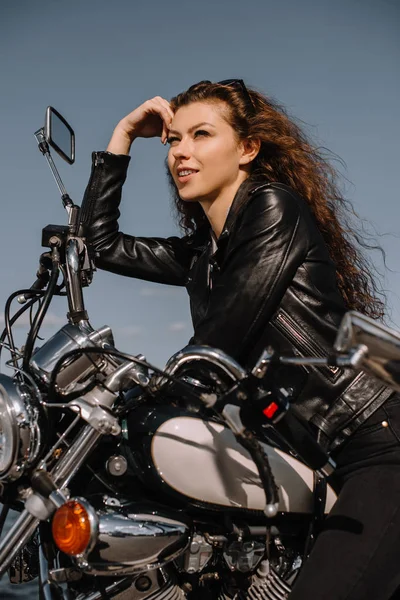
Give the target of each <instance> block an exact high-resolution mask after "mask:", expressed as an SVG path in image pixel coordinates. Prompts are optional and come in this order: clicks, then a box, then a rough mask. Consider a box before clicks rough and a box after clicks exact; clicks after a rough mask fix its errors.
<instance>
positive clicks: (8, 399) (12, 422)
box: [0, 374, 41, 481]
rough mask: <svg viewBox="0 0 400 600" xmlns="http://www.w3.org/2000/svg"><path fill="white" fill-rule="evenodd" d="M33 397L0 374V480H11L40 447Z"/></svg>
mask: <svg viewBox="0 0 400 600" xmlns="http://www.w3.org/2000/svg"><path fill="white" fill-rule="evenodd" d="M40 440H41V434H40V426H39V411H38V408H37V406H36V400H35V398H34V396H33V394H31V393H30V392H29V391H28V390H27V389H25V388H23V387H22V386H20V384H18V383H17V382H16V381H14V380H13V379H12V378H11V377H8V376H7V375H1V374H0V481H13V480H15V479H18V478H19V477H21V475H22V474H23V472H24V471H25V470H26V469H27V468H28V467H29V466H30V465H31V464H32V463H33V462H34V461H35V459H36V458H37V456H38V454H39V450H40Z"/></svg>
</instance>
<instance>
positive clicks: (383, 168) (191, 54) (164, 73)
mask: <svg viewBox="0 0 400 600" xmlns="http://www.w3.org/2000/svg"><path fill="white" fill-rule="evenodd" d="M399 30H400V4H399V2H398V1H397V0H379V1H378V0H374V1H372V0H335V2H332V1H331V0H319V2H317V1H316V0H302V1H301V2H299V1H298V0H279V2H272V1H271V0H246V2H237V1H235V0H230V1H229V2H228V1H227V0H225V1H222V2H218V1H217V0H214V1H212V0H203V1H201V2H197V3H196V2H191V3H187V2H182V1H177V0H170V1H169V2H161V1H160V2H154V1H153V2H151V1H150V2H142V3H140V2H137V1H134V0H114V1H113V2H108V1H107V2H106V1H104V0H96V1H94V0H85V1H77V0H75V1H74V0H69V1H68V2H54V1H50V0H41V1H40V2H32V1H30V0H13V1H11V0H10V1H5V2H2V3H1V7H0V34H1V35H0V45H1V52H0V61H1V74H2V86H1V94H0V115H1V117H0V118H1V134H2V143H1V145H0V177H1V182H2V201H1V208H2V212H1V216H2V218H1V222H0V227H1V236H0V244H1V252H0V269H1V284H0V293H1V297H0V302H2V303H3V305H4V303H5V301H6V298H7V296H8V295H9V294H10V293H11V292H12V291H14V290H15V289H17V288H20V287H25V286H27V285H30V284H31V283H32V282H33V280H34V279H35V272H36V269H37V262H38V256H39V254H40V252H41V251H42V250H41V247H40V237H41V228H42V227H43V226H44V225H46V224H47V223H59V224H63V223H65V222H66V214H65V212H64V210H63V208H62V206H61V202H60V199H59V197H58V192H57V188H56V186H55V184H54V182H53V180H52V177H51V174H50V171H49V170H48V167H47V165H46V163H45V160H44V159H43V157H42V156H41V154H40V153H39V151H38V150H37V148H36V146H35V140H34V137H33V133H34V131H35V130H36V129H37V128H39V127H40V126H42V124H43V119H44V113H45V109H46V106H47V105H49V104H50V105H53V106H55V107H56V108H57V109H58V110H59V111H60V112H61V113H62V114H64V116H65V117H66V118H67V119H68V120H69V122H70V123H71V124H72V126H73V127H74V129H75V132H76V145H77V152H76V163H75V165H73V166H72V167H69V166H68V165H67V164H66V163H62V161H60V160H59V161H57V164H58V165H59V167H60V172H61V175H62V177H63V179H64V183H65V185H66V187H67V190H68V191H69V193H70V195H71V197H72V198H73V199H74V200H75V201H76V202H78V203H80V201H81V198H82V194H83V191H84V188H85V185H86V183H87V179H88V176H89V171H90V153H91V151H92V150H100V149H104V148H105V146H106V144H107V142H108V139H109V137H110V135H111V132H112V129H113V127H114V126H115V124H116V123H117V122H118V120H119V119H120V118H122V117H123V116H124V115H125V114H126V113H128V112H129V111H131V110H133V108H135V107H136V106H138V105H139V104H140V103H142V102H143V101H145V100H146V99H148V98H151V97H153V96H155V95H161V96H163V97H165V98H167V99H168V98H170V97H171V96H173V95H175V94H176V93H178V92H180V91H182V90H183V89H185V88H186V87H188V86H189V85H191V84H192V83H194V82H196V81H198V80H200V79H211V80H215V81H218V80H221V79H226V78H230V77H242V78H243V79H244V80H245V81H246V82H247V83H248V84H249V85H252V86H254V87H256V88H257V89H259V90H261V91H263V92H266V93H267V94H269V95H271V96H273V97H274V98H276V99H278V100H279V101H280V102H281V103H282V104H284V105H285V106H286V107H287V109H288V110H289V112H290V113H291V114H292V115H293V116H295V117H297V118H299V119H301V120H302V121H304V127H305V128H306V130H307V132H308V133H309V134H310V135H312V136H313V138H314V139H315V140H316V142H317V143H318V144H320V145H323V146H326V147H328V148H329V149H331V150H332V151H333V152H335V153H337V154H338V155H339V156H340V157H341V158H342V159H343V160H344V161H345V162H346V165H347V169H346V170H345V171H344V172H343V174H344V175H345V177H346V178H347V180H348V181H347V182H346V190H345V191H346V196H347V197H348V198H349V199H350V200H352V201H353V203H354V205H355V208H356V210H357V211H358V212H359V213H360V214H361V215H362V217H364V218H365V219H367V220H368V221H369V222H370V223H371V227H370V229H371V228H372V229H371V230H372V231H373V230H374V229H375V230H376V232H377V234H378V236H377V240H378V242H379V243H380V244H381V245H382V247H383V248H384V249H385V251H386V253H387V265H388V267H389V268H390V269H391V271H389V270H388V271H386V275H385V287H386V288H387V290H388V297H389V304H390V307H391V309H392V319H393V321H394V323H396V324H397V326H398V327H399V329H400V268H399V267H398V258H399V250H400V237H399V235H400V202H399V201H400V198H399V185H398V174H399V170H400V161H399V158H400V151H399V140H400V119H399V107H400V83H399V70H398V69H399V64H400V36H399ZM166 151H167V150H166V148H164V147H163V146H162V145H161V144H160V142H159V141H158V140H155V139H153V140H139V141H137V142H135V144H134V146H133V150H132V156H133V158H132V161H131V167H130V170H129V178H128V181H127V183H126V185H125V188H124V200H123V205H122V217H121V220H120V225H121V229H122V230H123V231H125V232H127V233H131V234H138V235H161V236H163V235H170V234H173V233H176V232H177V228H176V225H175V224H174V222H173V219H172V216H171V207H170V200H169V195H168V189H167V184H166V179H165V174H164V166H163V161H164V157H165V154H166ZM342 171H343V170H342ZM372 256H373V257H375V258H376V261H377V264H378V266H381V261H380V259H379V254H376V253H373V255H372ZM85 296H86V303H87V308H88V310H89V314H90V318H91V322H92V325H93V326H94V327H100V326H101V325H103V324H109V325H110V326H112V328H113V330H114V333H115V338H116V343H117V346H118V347H120V348H121V349H124V350H128V351H131V352H133V353H138V352H142V353H144V354H146V356H147V358H148V359H149V360H151V361H152V362H155V363H156V364H159V365H162V364H163V363H164V362H165V360H166V359H167V358H168V357H169V356H170V355H171V354H172V353H173V352H175V351H177V350H178V349H180V348H181V347H182V346H183V345H185V344H186V342H187V340H188V339H189V337H190V335H191V331H192V330H191V324H190V316H189V309H188V299H187V294H186V291H185V290H184V289H178V288H171V287H167V286H161V285H155V284H149V283H146V282H141V281H136V280H131V279H126V278H122V277H118V276H115V275H111V274H108V273H104V272H100V271H99V272H97V273H96V274H95V280H94V283H93V284H92V286H91V287H90V289H89V290H86V294H85ZM66 310H67V308H66V306H65V303H64V300H61V299H57V301H56V302H55V303H54V305H53V307H52V308H51V314H50V318H49V320H48V325H47V327H46V328H45V330H44V333H45V335H49V334H50V333H52V332H54V331H55V330H56V328H58V327H59V326H60V325H61V324H62V323H63V322H65V313H66ZM23 332H24V330H23V329H22V328H20V330H19V341H20V342H21V341H22V339H23Z"/></svg>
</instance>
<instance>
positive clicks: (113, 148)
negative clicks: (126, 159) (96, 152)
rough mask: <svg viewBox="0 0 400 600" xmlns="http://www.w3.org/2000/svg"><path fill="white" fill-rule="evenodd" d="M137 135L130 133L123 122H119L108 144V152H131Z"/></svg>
mask: <svg viewBox="0 0 400 600" xmlns="http://www.w3.org/2000/svg"><path fill="white" fill-rule="evenodd" d="M134 140H135V136H133V135H128V133H127V132H126V130H125V129H124V127H123V126H122V125H121V123H118V125H117V126H116V128H115V129H114V132H113V134H112V136H111V139H110V142H109V144H108V146H107V152H111V153H112V154H129V152H130V149H131V145H132V143H133V142H134Z"/></svg>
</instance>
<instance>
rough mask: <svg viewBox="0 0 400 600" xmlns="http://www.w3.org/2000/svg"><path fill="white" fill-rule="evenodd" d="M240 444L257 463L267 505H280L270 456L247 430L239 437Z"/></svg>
mask: <svg viewBox="0 0 400 600" xmlns="http://www.w3.org/2000/svg"><path fill="white" fill-rule="evenodd" d="M238 441H239V443H240V444H241V445H242V446H243V447H244V448H246V450H247V451H248V452H249V454H250V456H251V458H252V459H253V461H254V462H255V465H256V467H257V469H258V473H259V475H260V479H261V483H262V485H263V488H264V492H265V497H266V501H267V505H271V506H272V505H277V504H278V503H279V496H278V487H277V485H276V483H275V478H274V475H273V473H272V469H271V465H270V464H269V460H268V456H267V454H266V453H265V451H264V448H263V447H262V445H261V444H260V442H259V441H258V439H257V438H256V437H255V435H253V433H252V432H251V431H249V430H245V431H244V432H243V433H242V434H241V435H240V436H238Z"/></svg>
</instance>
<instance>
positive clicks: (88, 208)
mask: <svg viewBox="0 0 400 600" xmlns="http://www.w3.org/2000/svg"><path fill="white" fill-rule="evenodd" d="M94 155H95V156H94V167H98V166H99V165H102V164H104V158H102V157H101V156H99V153H98V152H95V153H94ZM92 177H93V180H92V185H91V187H90V190H89V192H88V198H87V203H86V207H85V209H86V210H84V211H81V223H82V224H85V223H86V221H87V220H88V218H89V217H90V216H91V214H92V211H93V204H94V202H95V199H96V196H95V193H94V192H95V191H96V190H97V185H98V183H97V180H98V175H97V174H95V173H93V175H92Z"/></svg>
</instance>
